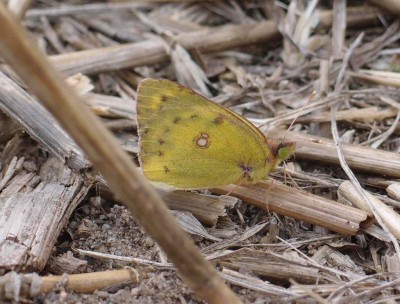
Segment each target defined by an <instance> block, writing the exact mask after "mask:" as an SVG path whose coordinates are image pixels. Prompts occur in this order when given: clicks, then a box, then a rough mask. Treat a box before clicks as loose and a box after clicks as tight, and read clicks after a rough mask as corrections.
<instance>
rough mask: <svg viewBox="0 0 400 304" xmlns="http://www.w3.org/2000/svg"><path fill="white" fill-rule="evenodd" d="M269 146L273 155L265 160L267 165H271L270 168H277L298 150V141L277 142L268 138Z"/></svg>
mask: <svg viewBox="0 0 400 304" xmlns="http://www.w3.org/2000/svg"><path fill="white" fill-rule="evenodd" d="M268 147H269V148H270V152H271V155H270V156H269V157H267V159H266V160H265V162H266V166H268V167H269V166H270V168H271V169H270V170H269V171H272V170H274V169H275V167H276V166H277V165H279V164H280V163H281V162H283V161H285V160H286V161H287V160H289V159H291V158H292V157H293V155H294V152H295V151H296V143H295V142H293V141H289V142H276V141H274V140H268Z"/></svg>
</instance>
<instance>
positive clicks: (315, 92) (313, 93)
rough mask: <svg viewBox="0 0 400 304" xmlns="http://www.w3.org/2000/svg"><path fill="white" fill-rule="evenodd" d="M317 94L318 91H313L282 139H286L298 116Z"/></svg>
mask: <svg viewBox="0 0 400 304" xmlns="http://www.w3.org/2000/svg"><path fill="white" fill-rule="evenodd" d="M315 96H317V91H313V92H312V93H311V95H310V96H309V97H308V100H307V102H306V103H305V104H304V105H303V106H302V107H301V109H300V110H299V111H298V112H297V114H296V116H295V117H294V119H293V121H292V123H291V124H290V126H289V128H288V129H287V130H286V132H285V134H284V135H283V139H282V141H283V142H284V141H285V138H286V135H287V134H288V133H289V131H290V129H291V128H292V127H293V125H294V123H295V122H296V120H297V118H299V116H300V114H301V113H302V112H303V111H304V109H305V107H306V106H307V105H308V104H309V103H310V102H311V101H312V100H313V99H314V98H315Z"/></svg>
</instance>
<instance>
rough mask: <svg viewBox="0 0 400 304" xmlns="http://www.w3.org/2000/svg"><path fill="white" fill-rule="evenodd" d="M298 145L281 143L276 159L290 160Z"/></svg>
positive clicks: (277, 149)
mask: <svg viewBox="0 0 400 304" xmlns="http://www.w3.org/2000/svg"><path fill="white" fill-rule="evenodd" d="M295 147H296V145H295V144H294V143H293V142H287V143H280V144H278V146H277V148H276V157H277V158H278V159H280V160H281V161H283V160H289V158H292V157H293V154H294V151H295Z"/></svg>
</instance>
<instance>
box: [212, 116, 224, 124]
mask: <svg viewBox="0 0 400 304" xmlns="http://www.w3.org/2000/svg"><path fill="white" fill-rule="evenodd" d="M223 122H224V117H223V116H222V115H219V116H218V117H216V118H215V119H214V120H213V123H214V124H216V125H220V124H222V123H223Z"/></svg>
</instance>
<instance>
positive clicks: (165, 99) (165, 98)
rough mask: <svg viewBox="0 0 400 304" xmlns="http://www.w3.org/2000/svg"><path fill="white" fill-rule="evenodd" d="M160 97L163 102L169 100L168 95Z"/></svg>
mask: <svg viewBox="0 0 400 304" xmlns="http://www.w3.org/2000/svg"><path fill="white" fill-rule="evenodd" d="M160 99H161V101H162V102H166V101H168V96H167V95H161V97H160Z"/></svg>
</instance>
